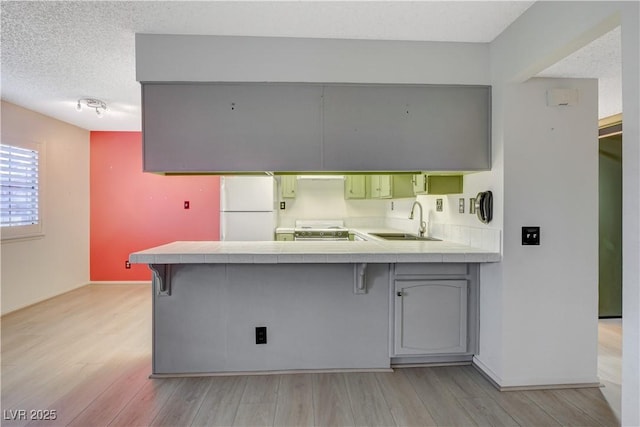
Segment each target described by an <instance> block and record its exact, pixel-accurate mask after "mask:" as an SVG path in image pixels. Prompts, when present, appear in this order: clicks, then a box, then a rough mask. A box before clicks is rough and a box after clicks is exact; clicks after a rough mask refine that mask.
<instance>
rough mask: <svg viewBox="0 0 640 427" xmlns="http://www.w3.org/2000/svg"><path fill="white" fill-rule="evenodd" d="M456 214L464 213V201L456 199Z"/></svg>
mask: <svg viewBox="0 0 640 427" xmlns="http://www.w3.org/2000/svg"><path fill="white" fill-rule="evenodd" d="M458 213H464V199H458Z"/></svg>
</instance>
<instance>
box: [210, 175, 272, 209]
mask: <svg viewBox="0 0 640 427" xmlns="http://www.w3.org/2000/svg"><path fill="white" fill-rule="evenodd" d="M274 183H275V181H274V179H273V177H271V176H223V177H222V178H220V210H221V211H225V212H237V211H240V212H243V211H254V212H256V211H257V212H261V211H273V210H274Z"/></svg>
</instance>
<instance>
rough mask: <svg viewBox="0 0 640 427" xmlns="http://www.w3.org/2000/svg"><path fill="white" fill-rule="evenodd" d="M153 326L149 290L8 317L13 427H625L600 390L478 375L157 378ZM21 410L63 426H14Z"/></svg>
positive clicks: (80, 297)
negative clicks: (521, 386)
mask: <svg viewBox="0 0 640 427" xmlns="http://www.w3.org/2000/svg"><path fill="white" fill-rule="evenodd" d="M150 319H151V298H150V290H149V287H148V286H144V285H132V286H124V285H122V286H120V285H104V286H96V285H93V286H86V287H83V288H80V289H78V290H75V291H73V292H70V293H67V294H65V295H61V296H59V297H56V298H54V299H52V300H49V301H45V302H43V303H41V304H38V305H35V306H32V307H29V308H26V309H23V310H20V311H18V312H15V313H12V314H9V315H7V316H5V317H3V318H2V351H1V355H2V409H3V418H4V419H3V420H2V425H3V426H13V425H27V424H29V425H38V426H45V425H61V426H62V425H72V426H98V425H100V426H105V425H111V426H144V425H167V426H188V425H202V426H216V425H221V426H222V425H223V426H231V425H235V426H258V425H281V426H306V425H335V426H346V425H358V426H395V425H398V426H400V425H402V426H418V425H430V426H468V425H469V426H471V425H482V426H484V425H509V426H517V425H522V426H559V425H564V426H614V425H618V421H617V419H616V417H615V415H614V413H613V412H612V410H611V409H610V407H609V405H608V404H607V402H606V400H605V399H604V397H603V395H602V393H601V390H600V389H598V388H590V389H576V390H546V391H524V392H502V393H501V392H499V391H497V390H496V389H495V388H493V387H492V386H491V385H490V384H489V383H488V382H487V381H486V380H485V379H484V378H483V377H482V376H481V375H479V374H478V372H477V371H476V370H475V369H474V368H473V367H471V366H463V367H438V368H412V369H397V370H396V371H395V372H393V373H327V374H290V375H263V376H259V375H258V376H230V377H208V378H180V379H154V380H151V379H149V378H148V375H149V373H150V371H151V363H150V354H151V350H150V349H151V322H150ZM20 409H24V410H27V418H28V417H29V415H31V414H30V413H29V410H39V409H40V410H46V409H49V410H55V411H56V418H57V419H56V420H55V421H52V422H45V421H35V420H29V419H27V420H11V419H7V418H12V414H15V412H12V411H16V410H20Z"/></svg>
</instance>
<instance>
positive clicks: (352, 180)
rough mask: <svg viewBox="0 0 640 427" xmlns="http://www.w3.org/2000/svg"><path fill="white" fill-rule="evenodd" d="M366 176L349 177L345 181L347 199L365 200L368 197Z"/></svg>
mask: <svg viewBox="0 0 640 427" xmlns="http://www.w3.org/2000/svg"><path fill="white" fill-rule="evenodd" d="M366 181H367V180H366V176H365V175H347V176H346V177H345V180H344V198H345V199H364V198H365V197H367V185H366Z"/></svg>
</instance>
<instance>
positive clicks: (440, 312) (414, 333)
mask: <svg viewBox="0 0 640 427" xmlns="http://www.w3.org/2000/svg"><path fill="white" fill-rule="evenodd" d="M467 287H468V284H467V281H466V280H407V281H396V284H395V288H396V293H397V295H396V297H395V298H396V303H395V354H396V355H409V354H438V353H464V352H466V351H467Z"/></svg>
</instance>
